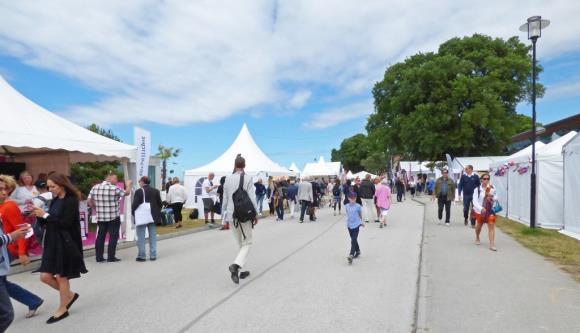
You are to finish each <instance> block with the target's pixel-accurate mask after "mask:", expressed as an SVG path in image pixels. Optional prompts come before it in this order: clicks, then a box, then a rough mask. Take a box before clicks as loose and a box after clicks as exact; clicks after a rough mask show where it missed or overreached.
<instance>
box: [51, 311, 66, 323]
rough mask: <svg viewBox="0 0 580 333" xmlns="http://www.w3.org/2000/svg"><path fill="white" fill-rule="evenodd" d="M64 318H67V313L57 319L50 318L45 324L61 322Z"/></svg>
mask: <svg viewBox="0 0 580 333" xmlns="http://www.w3.org/2000/svg"><path fill="white" fill-rule="evenodd" d="M66 317H68V311H67V312H65V313H63V314H61V315H60V316H59V317H55V316H52V317H50V318H48V320H47V321H46V323H47V324H52V323H56V322H57V321H61V320H63V319H64V318H66Z"/></svg>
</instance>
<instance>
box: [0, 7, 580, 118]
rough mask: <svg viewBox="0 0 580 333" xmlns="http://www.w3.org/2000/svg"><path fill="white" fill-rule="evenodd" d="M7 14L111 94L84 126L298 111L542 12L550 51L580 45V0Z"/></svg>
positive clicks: (14, 47) (27, 41)
mask: <svg viewBox="0 0 580 333" xmlns="http://www.w3.org/2000/svg"><path fill="white" fill-rule="evenodd" d="M0 12H1V13H2V19H1V20H0V52H1V53H6V54H10V55H13V56H15V57H18V58H19V59H21V60H22V61H24V62H26V63H28V64H31V65H33V66H36V67H40V68H44V69H48V70H52V71H56V72H59V73H62V74H64V75H67V76H69V77H72V78H74V79H76V80H79V81H81V82H83V84H85V85H87V86H89V87H92V88H94V89H97V90H99V91H100V92H102V93H103V95H104V96H105V97H104V98H103V99H102V100H100V101H97V102H95V103H94V104H91V105H76V106H71V107H70V109H69V110H67V111H68V112H67V113H68V116H69V117H70V118H72V119H73V120H77V121H80V122H82V123H87V122H92V121H95V122H98V123H104V122H107V123H137V122H146V121H151V122H161V123H167V124H187V123H193V122H208V121H214V120H218V119H223V118H227V117H230V116H232V115H234V114H237V113H243V112H248V113H249V114H255V113H254V111H253V110H252V108H256V107H257V106H264V105H271V106H275V107H281V106H282V107H283V106H284V105H286V106H290V107H291V108H296V109H298V108H301V107H303V106H304V105H306V103H308V101H309V100H310V98H311V95H312V92H310V91H298V92H296V88H295V87H296V86H298V87H300V86H309V85H312V86H317V85H320V86H322V87H324V89H323V90H325V91H332V94H337V95H339V97H345V96H358V97H362V98H366V97H367V96H368V93H369V91H370V89H371V88H372V86H373V84H374V83H375V82H376V81H378V80H380V79H381V77H382V75H383V72H384V70H385V68H386V66H388V65H389V64H392V63H395V62H397V61H400V60H402V59H404V58H405V57H407V56H409V55H412V54H414V53H417V52H419V51H432V50H435V49H436V47H437V45H439V44H440V43H441V42H443V41H445V40H447V39H449V38H451V37H454V36H464V35H470V34H472V33H474V32H479V33H484V34H488V35H493V36H499V37H510V36H513V35H519V36H520V37H521V38H525V36H524V35H523V34H522V33H520V32H519V31H518V27H519V25H520V24H521V23H523V22H524V21H525V19H526V18H527V17H528V16H531V15H535V14H538V13H540V14H542V15H543V17H545V18H548V19H550V20H552V25H551V26H550V27H549V28H548V29H547V30H546V31H545V33H544V36H543V37H542V39H541V40H540V42H539V45H540V46H541V47H539V48H538V52H539V57H540V59H542V57H556V56H558V55H561V54H563V53H566V52H570V51H579V50H580V35H579V34H578V33H577V32H578V31H579V30H580V21H578V20H577V17H579V16H580V6H577V5H576V3H575V1H573V0H568V1H566V0H555V1H549V2H547V1H542V0H532V1H528V2H527V3H526V4H525V5H523V4H522V2H521V1H518V0H505V1H504V0H490V1H486V2H461V1H449V0H448V1H435V2H427V1H418V0H410V1H403V0H400V1H380V0H376V1H372V0H368V1H364V3H362V4H361V3H360V2H352V1H342V2H337V1H330V0H320V1H311V0H296V1H280V2H272V1H266V0H257V1H187V0H182V1H154V0H124V1H114V0H103V1H88V2H87V1H73V0H52V1H50V2H42V4H41V3H39V2H36V1H34V2H33V1H8V0H0ZM317 95H318V93H317ZM288 96H291V97H290V98H288ZM321 97H323V98H324V97H325V96H321ZM61 111H62V110H61Z"/></svg>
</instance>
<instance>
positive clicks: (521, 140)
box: [507, 113, 580, 154]
mask: <svg viewBox="0 0 580 333" xmlns="http://www.w3.org/2000/svg"><path fill="white" fill-rule="evenodd" d="M542 127H543V128H544V129H545V130H542V131H541V132H540V133H538V140H540V141H542V142H544V143H549V142H551V141H552V140H554V139H556V138H559V137H561V136H562V135H566V134H567V133H568V132H570V131H576V132H580V113H579V114H577V115H574V116H572V117H568V118H564V119H561V120H558V121H555V122H553V123H550V124H547V125H544V126H542ZM531 143H532V131H531V130H530V131H526V132H522V133H519V134H516V135H514V136H513V137H512V140H511V144H510V145H509V146H508V147H507V153H508V154H511V153H514V152H516V151H518V150H520V149H522V148H524V147H526V146H529V145H530V144H531Z"/></svg>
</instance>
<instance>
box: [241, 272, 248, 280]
mask: <svg viewBox="0 0 580 333" xmlns="http://www.w3.org/2000/svg"><path fill="white" fill-rule="evenodd" d="M248 276H250V271H243V272H241V273H240V279H245V278H247V277H248Z"/></svg>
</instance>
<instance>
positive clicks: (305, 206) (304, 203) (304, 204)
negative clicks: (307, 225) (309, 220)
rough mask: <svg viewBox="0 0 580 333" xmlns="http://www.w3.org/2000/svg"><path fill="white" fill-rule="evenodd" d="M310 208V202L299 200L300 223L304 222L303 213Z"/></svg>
mask: <svg viewBox="0 0 580 333" xmlns="http://www.w3.org/2000/svg"><path fill="white" fill-rule="evenodd" d="M309 206H310V201H306V200H300V221H304V213H306V210H307V209H308V207H309Z"/></svg>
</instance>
